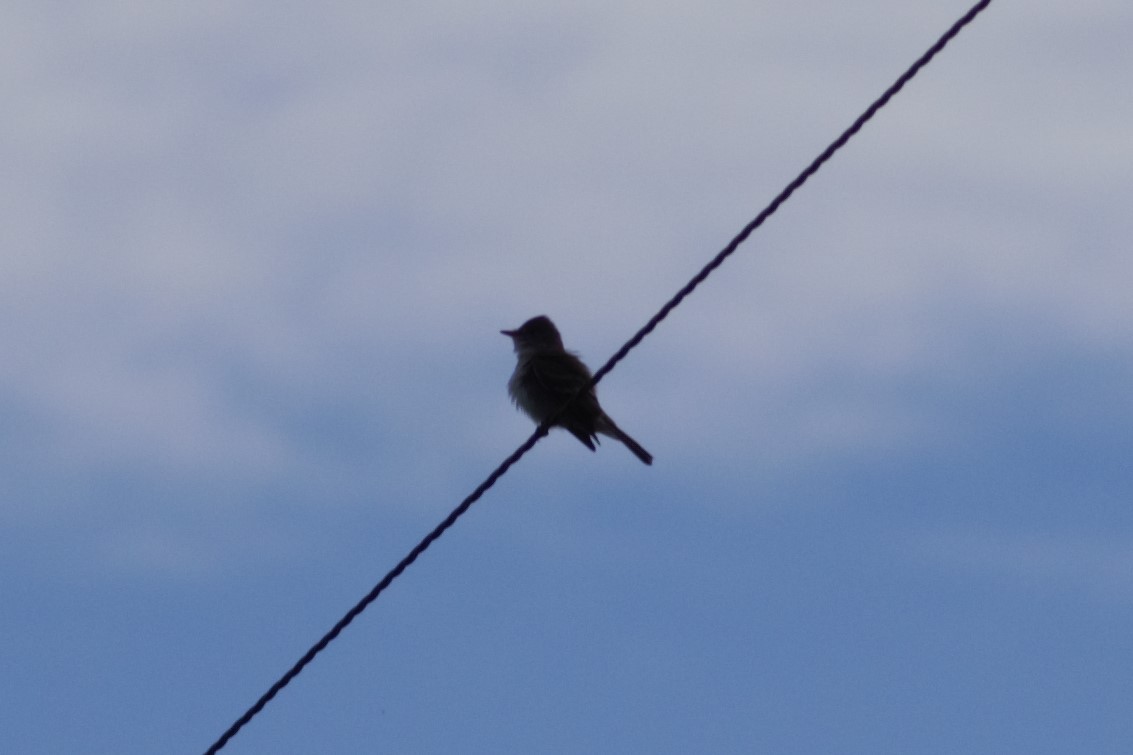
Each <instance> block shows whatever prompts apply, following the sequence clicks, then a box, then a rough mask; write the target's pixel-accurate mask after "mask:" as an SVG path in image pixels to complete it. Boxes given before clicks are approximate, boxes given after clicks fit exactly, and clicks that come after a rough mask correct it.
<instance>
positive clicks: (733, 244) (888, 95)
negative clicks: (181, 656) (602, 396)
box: [205, 0, 991, 755]
mask: <svg viewBox="0 0 1133 755" xmlns="http://www.w3.org/2000/svg"><path fill="white" fill-rule="evenodd" d="M990 4H991V0H980V2H978V3H976V4H975V5H973V6H972V7H971V9H969V10H968V12H967V13H965V14H964V15H963V16H961V17H960V19H959V20H958V21H956V23H954V24H953V25H952V26H951V27H950V28H949V29H948V31H946V32H945V33H944V34H943V35H942V36H941V37H940V39H938V40H937V41H936V43H935V44H933V45H932V47H930V48H929V49H928V50H927V51H926V52H925V53H924V54H923V55H921V57H920V58H918V59H917V60H916V62H915V63H913V64H912V65H911V66H909V68H908V69H907V70H906V71H905V72H904V73H903V74H901V76H900V77H899V78H898V79H897V80H896V81H895V82H893V84H892V85H891V86H890V87H889V88H888V89H886V90H885V91H884V92H883V93H882V95H881V96H880V97H878V98H877V99H876V100H874V101H873V103H872V104H871V105H870V106H869V107H868V108H866V110H865V112H863V113H862V114H861V115H860V116H858V118H857V119H856V120H855V121H854V122H853V123H852V124H851V125H850V127H849V128H847V129H846V130H845V131H843V132H842V134H841V135H840V136H839V137H838V138H837V139H835V140H834V141H833V142H831V143H830V145H829V146H828V147H827V148H826V149H824V150H823V151H822V153H821V154H820V155H819V156H818V157H816V158H815V159H814V160H813V161H812V162H811V163H810V165H808V166H807V167H806V168H805V169H804V170H803V171H802V172H801V173H799V175H798V176H797V177H796V178H795V179H794V180H793V181H791V182H790V183H789V184H787V186H786V188H784V189H783V190H782V191H781V192H779V194H778V195H776V197H775V198H774V199H772V200H771V203H770V204H768V205H767V207H765V208H764V209H763V211H762V212H760V213H759V214H758V215H756V217H755V219H753V220H752V221H751V222H750V223H748V224H747V225H746V226H744V228H743V230H741V231H740V232H739V233H738V234H736V236H735V238H733V239H732V240H731V241H730V242H728V245H727V246H725V247H724V248H723V249H722V250H721V251H720V252H719V253H718V254H717V255H716V256H715V257H713V258H712V260H711V261H710V262H709V263H708V264H707V265H705V266H704V267H703V268H701V270H700V272H698V273H697V274H696V275H695V276H693V277H692V279H691V280H689V282H688V283H686V284H685V285H684V287H683V288H681V290H680V291H678V292H677V293H676V295H674V296H673V298H671V299H669V301H667V302H665V304H664V306H662V307H661V309H660V310H658V312H657V314H655V315H653V317H651V318H649V321H648V322H647V323H645V325H644V326H643V327H642V328H641V329H640V330H638V331H637V332H636V333H635V334H634V335H633V337H632V338H630V339H629V340H628V341H626V342H625V344H624V345H623V346H622V347H621V348H620V349H618V350H617V352H616V353H615V354H614V355H613V356H612V357H610V359H609V360H608V361H607V362H606V363H605V364H604V365H602V366H601V367H600V368H599V369H598V370H597V371H596V372H595V373H594V376H593V378H592V379H591V380H590V383H589V384H588V385H586V386H584V387H583V388H582V389H581V390H580V391H579V392H578V394H576V396H575V398H577V397H578V395H581V394H582V393H583V392H585V391H588V390H590V388H592V387H593V386H595V385H597V384H598V381H600V380H601V379H602V378H603V377H605V376H606V375H607V374H608V373H609V372H610V370H612V369H614V367H615V366H616V365H617V364H618V362H620V361H621V360H622V359H624V358H625V357H626V355H627V354H629V352H630V351H631V350H632V349H633V348H635V347H636V346H637V345H638V344H639V343H641V341H642V340H643V339H644V338H645V337H646V336H647V335H649V334H650V333H651V332H653V330H654V329H655V328H656V327H657V325H658V324H660V322H661V321H662V320H664V319H665V318H666V317H668V315H669V313H670V312H672V311H673V310H674V309H676V307H677V306H678V305H679V304H680V303H681V302H682V301H683V300H684V299H685V297H687V296H688V295H689V294H691V293H692V292H693V290H695V289H696V287H697V286H699V285H700V284H701V283H703V282H704V280H705V279H706V278H707V277H708V276H709V275H711V274H712V272H713V271H714V270H715V269H716V268H718V267H720V265H721V264H723V262H724V260H726V259H727V258H728V257H730V256H731V255H732V254H733V253H734V252H735V251H736V249H738V248H739V246H740V244H742V243H743V242H744V241H745V240H747V238H748V236H750V235H751V234H752V233H753V232H754V231H755V230H756V229H757V228H759V227H760V226H761V225H763V223H764V222H765V221H766V220H767V219H768V218H769V217H771V215H773V214H774V213H775V211H776V210H778V209H779V206H780V205H782V204H783V203H784V202H786V201H787V199H789V198H790V196H791V195H792V194H794V193H795V191H796V190H797V189H798V188H799V187H801V186H802V185H803V184H804V183H806V182H807V181H808V180H809V179H810V177H811V176H813V175H814V174H815V173H816V172H818V169H819V168H821V167H822V165H823V164H824V163H826V161H828V160H829V159H830V158H831V157H833V156H834V153H836V152H837V151H838V150H840V149H841V148H842V147H843V146H845V144H846V142H848V141H849V140H850V139H851V138H853V136H854V135H855V134H856V133H858V131H860V130H861V128H862V126H864V125H865V124H866V123H867V122H868V121H869V120H870V119H871V118H873V116H874V115H875V114H876V113H877V111H878V110H880V109H881V108H883V107H885V105H886V104H887V103H888V102H889V100H891V99H892V98H893V96H894V95H895V94H897V93H898V92H899V91H901V89H902V88H903V87H904V86H905V84H907V83H908V82H909V80H910V79H912V78H913V77H914V76H916V75H917V73H918V72H919V71H920V70H921V69H922V68H924V67H925V66H926V65H927V64H928V63H929V61H931V60H932V59H933V58H934V57H936V54H937V53H939V52H940V51H941V50H943V49H944V47H945V46H946V45H947V44H948V43H949V42H951V41H952V39H953V37H955V36H956V35H957V34H959V33H960V31H961V30H962V29H963V28H964V27H965V26H967V25H968V24H969V23H971V22H972V20H973V19H975V17H976V16H978V15H979V14H980V13H981V12H982V11H983V10H984V9H985V8H987V6H988V5H990ZM573 401H574V399H571V401H568V402H567V403H566V404H564V405H563V407H562V408H560V409H559V411H558V412H556V413H555V414H554V415H552V416H550V417H548V418H547V419H546V420H544V421H543V422H542V423H541V424H540V425H539V427H537V428H536V429H535V432H533V433H532V434H531V437H530V438H528V439H527V440H526V441H524V443H523V444H522V445H521V446H519V448H517V449H515V451H513V452H512V453H511V455H510V456H508V457H507V458H506V459H504V460H503V462H502V463H501V464H500V465H499V466H498V467H496V468H495V469H494V470H493V471H492V473H491V474H490V475H488V477H487V478H486V479H485V480H484V481H483V482H482V483H480V484H479V485H478V486H477V487H476V489H475V490H473V491H472V492H471V493H470V494H469V495H468V497H467V498H465V499H464V500H463V501H461V502H460V505H458V506H457V507H456V508H455V509H453V510H452V512H451V513H450V514H449V515H448V516H447V517H445V519H444V521H442V522H441V523H440V524H438V525H437V526H436V527H435V528H433V531H432V532H430V533H429V534H428V535H426V536H425V537H424V538H423V539H422V540H421V542H419V543H418V544H417V545H416V546H415V547H414V548H413V550H411V551H410V552H409V554H408V555H406V556H405V558H403V559H401V561H399V562H398V564H397V566H395V567H394V568H393V569H391V570H390V572H389V573H388V574H386V575H385V576H384V577H383V578H382V580H381V581H380V582H378V584H376V585H374V587H373V589H371V590H370V592H368V593H367V594H366V596H365V597H363V598H362V599H361V600H360V601H358V602H357V603H356V604H355V605H354V607H353V608H351V609H350V610H349V611H347V612H346V615H345V616H343V617H342V618H341V619H339V620H338V622H337V623H336V624H335V625H334V626H333V627H332V628H331V630H330V631H329V632H327V633H326V634H325V635H323V637H322V638H321V639H320V640H319V641H318V642H316V643H315V644H314V645H312V646H311V648H310V649H309V650H308V651H307V652H306V653H304V654H303V657H302V658H300V659H299V660H298V661H296V662H295V665H293V666H292V667H291V668H290V669H288V670H287V673H285V674H284V675H283V676H281V677H280V678H279V680H278V681H276V682H275V684H273V685H271V687H270V688H269V689H268V691H267V692H265V693H264V694H263V695H262V696H261V697H260V699H259V700H257V701H256V703H255V704H254V705H253V706H252V707H251V708H249V709H248V710H247V711H245V712H244V714H243V715H242V716H240V718H238V719H236V721H235V723H233V724H232V726H230V727H228V730H227V731H225V732H224V734H222V735H221V737H220V738H219V739H218V740H216V742H214V743H213V744H212V746H210V747H209V748H208V750H206V751H205V755H215V753H217V752H219V751H220V749H221V748H222V747H224V746H225V745H226V744H227V743H228V741H229V740H230V739H232V737H234V736H235V735H236V733H237V732H239V731H240V729H242V728H243V727H244V725H245V724H247V723H248V722H249V721H251V720H252V719H253V718H254V717H255V716H256V715H257V714H258V713H259V712H260V711H262V710H263V709H264V706H266V705H267V704H268V703H269V702H271V700H272V698H274V697H275V696H276V695H277V694H279V691H280V690H282V689H283V688H284V687H286V686H287V685H288V684H289V683H290V682H291V680H292V679H294V678H295V677H296V676H298V675H299V672H301V671H302V670H303V669H304V668H305V667H306V666H307V664H309V663H310V662H311V661H313V660H314V659H315V656H317V655H318V654H319V653H321V652H322V651H323V650H324V649H325V648H326V647H327V645H329V644H330V643H331V642H333V641H334V639H335V638H336V637H338V635H339V634H341V633H342V630H344V629H346V627H347V626H349V624H350V623H351V622H352V621H354V619H356V618H357V617H358V615H359V614H360V613H362V612H363V611H364V610H366V608H367V607H368V606H369V605H370V604H371V603H373V602H374V601H375V600H377V598H378V596H379V595H381V594H382V592H383V591H384V590H385V589H386V588H387V587H389V586H390V584H391V583H392V582H393V581H394V580H395V579H397V578H398V577H399V576H400V575H401V573H402V572H404V571H405V570H406V569H407V568H409V566H410V565H411V564H412V563H413V562H414V561H416V560H417V557H418V556H420V555H421V554H422V553H424V552H425V550H426V549H427V548H428V547H429V546H430V545H432V544H433V542H434V541H436V540H437V538H439V537H440V536H441V535H443V534H444V532H445V530H447V529H448V528H449V527H451V526H452V525H453V524H455V523H456V520H457V519H459V518H460V517H461V516H462V515H463V514H464V512H466V511H468V509H469V508H470V507H471V506H472V504H474V503H475V502H476V501H477V500H479V499H480V497H481V496H483V495H484V493H486V492H487V491H488V489H489V488H491V487H492V486H493V485H495V484H496V481H497V480H499V479H500V478H501V477H503V475H504V474H505V473H506V472H507V471H508V469H510V468H511V466H512V465H513V464H515V463H516V462H517V461H519V460H520V459H521V458H522V457H523V456H524V455H525V454H526V453H527V452H528V451H530V450H531V449H532V448H534V447H535V444H536V443H538V442H539V440H540V439H541V438H542V437H543V436H545V435H546V434H547V433H548V432H549V430H550V427H551V425H552V424H553V423H554V421H555V420H556V419H557V418H558V416H559V414H561V413H562V411H563V410H565V409H566V407H567V406H569V405H570V404H571V403H573Z"/></svg>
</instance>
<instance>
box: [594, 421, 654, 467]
mask: <svg viewBox="0 0 1133 755" xmlns="http://www.w3.org/2000/svg"><path fill="white" fill-rule="evenodd" d="M597 425H598V426H597V427H596V428H594V429H595V431H596V432H599V433H601V434H602V435H608V436H610V437H611V438H614V439H616V440H620V441H621V442H622V443H624V444H625V447H626V448H628V449H629V450H630V451H632V452H633V455H634V456H636V457H637V458H639V459H641V461H642V462H643V463H645V464H652V463H653V454H651V453H649V452H648V451H646V450H645V449H644V448H642V447H641V444H640V443H638V442H637V441H636V440H634V439H633V438H631V437H629V436H628V435H626V434H625V432H623V431H622V429H621V428H620V427H618V426H617V425H615V424H614V421H613V420H612V419H610V418H609V417H608V416H607V415H606V414H605V412H603V413H602V415H601V416H600V417H599V418H598V423H597Z"/></svg>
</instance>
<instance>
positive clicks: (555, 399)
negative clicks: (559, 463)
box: [500, 315, 653, 464]
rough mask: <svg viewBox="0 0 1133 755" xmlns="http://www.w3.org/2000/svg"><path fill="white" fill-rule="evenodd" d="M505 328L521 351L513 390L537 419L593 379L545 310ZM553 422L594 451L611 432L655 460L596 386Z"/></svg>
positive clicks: (540, 420)
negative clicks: (604, 402) (608, 406)
mask: <svg viewBox="0 0 1133 755" xmlns="http://www.w3.org/2000/svg"><path fill="white" fill-rule="evenodd" d="M500 332H501V333H503V334H504V335H505V336H508V337H509V338H511V342H512V346H513V347H514V348H515V355H516V365H515V372H513V373H512V376H511V379H510V380H508V384H507V389H508V394H509V395H510V396H511V400H512V401H513V402H514V403H515V405H516V406H517V407H519V408H520V409H522V410H523V411H524V413H526V414H527V416H528V417H530V418H531V419H532V420H534V421H535V423H536V424H542V423H543V421H544V420H546V419H547V418H548V417H550V416H551V415H552V414H554V413H555V412H556V411H557V410H558V409H560V408H562V406H563V405H564V404H566V402H567V401H569V400H570V399H571V398H573V397H574V395H575V394H577V393H578V391H579V390H580V389H581V388H582V387H583V386H584V385H586V384H587V383H588V382H590V378H591V374H590V370H589V369H587V367H586V365H585V364H583V363H582V360H581V359H579V358H578V356H577V355H576V354H574V353H572V352H570V351H567V350H566V349H565V348H563V339H562V336H560V335H559V329H558V328H556V327H555V324H554V323H553V322H551V318H549V317H547V316H546V315H539V316H538V317H532V318H531V319H530V320H528V321H527V322H525V323H523V325H521V326H519V327H518V328H516V329H515V330H501V331H500ZM553 425H556V426H558V427H562V428H564V429H566V430H567V431H568V432H569V433H570V434H571V435H573V436H574V437H576V438H578V439H579V440H580V441H582V445H584V446H586V447H587V448H589V449H590V450H591V451H596V450H597V449H596V448H595V446H594V444H595V443H596V442H598V436H599V435H606V436H608V437H610V438H615V439H616V440H619V441H621V442H622V443H623V444H625V447H626V448H628V449H629V450H630V451H632V452H633V455H634V456H636V457H637V458H639V459H641V461H642V462H643V463H645V464H652V463H653V455H652V454H650V453H649V452H648V451H646V450H645V449H644V448H642V447H641V444H640V443H638V442H637V441H636V440H634V439H633V438H631V437H629V436H628V435H626V433H625V432H624V431H623V430H622V429H621V428H620V427H618V426H617V425H616V424H614V421H613V420H612V419H610V415H608V414H606V412H604V411H603V410H602V407H601V406H600V405H599V404H598V394H597V393H596V392H595V390H594V386H590V388H588V389H587V390H586V391H585V392H584V393H583V394H582V395H581V396H579V397H578V399H577V400H576V401H574V403H572V404H571V405H570V406H569V407H567V408H566V409H565V410H564V411H563V412H562V413H561V414H559V416H558V417H557V418H556V419H555V421H554V423H553Z"/></svg>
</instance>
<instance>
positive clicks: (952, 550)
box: [914, 529, 1133, 600]
mask: <svg viewBox="0 0 1133 755" xmlns="http://www.w3.org/2000/svg"><path fill="white" fill-rule="evenodd" d="M915 542H916V545H915V546H914V547H915V549H916V551H917V553H918V554H919V555H918V558H919V559H925V558H927V559H929V560H931V561H934V562H935V563H937V564H941V565H944V566H947V567H948V568H951V569H955V570H958V571H960V572H963V573H967V574H972V575H976V576H980V577H992V578H995V579H1010V580H1018V581H1020V582H1022V583H1024V584H1026V585H1028V586H1032V587H1036V588H1040V589H1052V590H1066V589H1069V590H1080V591H1084V592H1086V593H1088V594H1090V595H1093V596H1095V597H1103V598H1106V599H1114V598H1116V599H1121V600H1125V599H1128V598H1129V597H1130V595H1133V541H1128V540H1125V539H1123V538H1121V537H1119V536H1089V535H1074V534H1069V533H1066V532H1046V533H1041V532H1019V531H1016V532H1006V531H986V530H977V529H972V530H968V531H959V532H938V533H933V534H930V535H926V536H922V537H918V538H915Z"/></svg>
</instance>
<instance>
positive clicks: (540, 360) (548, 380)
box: [528, 352, 594, 404]
mask: <svg viewBox="0 0 1133 755" xmlns="http://www.w3.org/2000/svg"><path fill="white" fill-rule="evenodd" d="M528 368H529V369H530V370H531V373H530V374H531V375H532V377H534V378H535V382H536V383H537V384H538V386H539V388H540V389H541V390H542V392H543V393H544V395H545V396H546V398H547V399H548V400H549V401H551V402H557V403H560V404H561V403H562V402H564V401H566V400H567V399H569V398H570V397H571V396H573V395H574V394H575V393H577V392H578V389H579V388H581V387H582V386H584V385H585V384H586V383H587V382H588V381H589V380H590V370H588V369H586V365H585V364H583V363H582V360H580V359H579V358H578V357H576V356H575V355H574V354H571V353H569V352H562V353H560V354H538V355H536V356H534V357H532V358H531V361H530V363H529V367H528ZM589 393H590V395H594V391H593V389H592V390H590V391H589Z"/></svg>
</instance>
